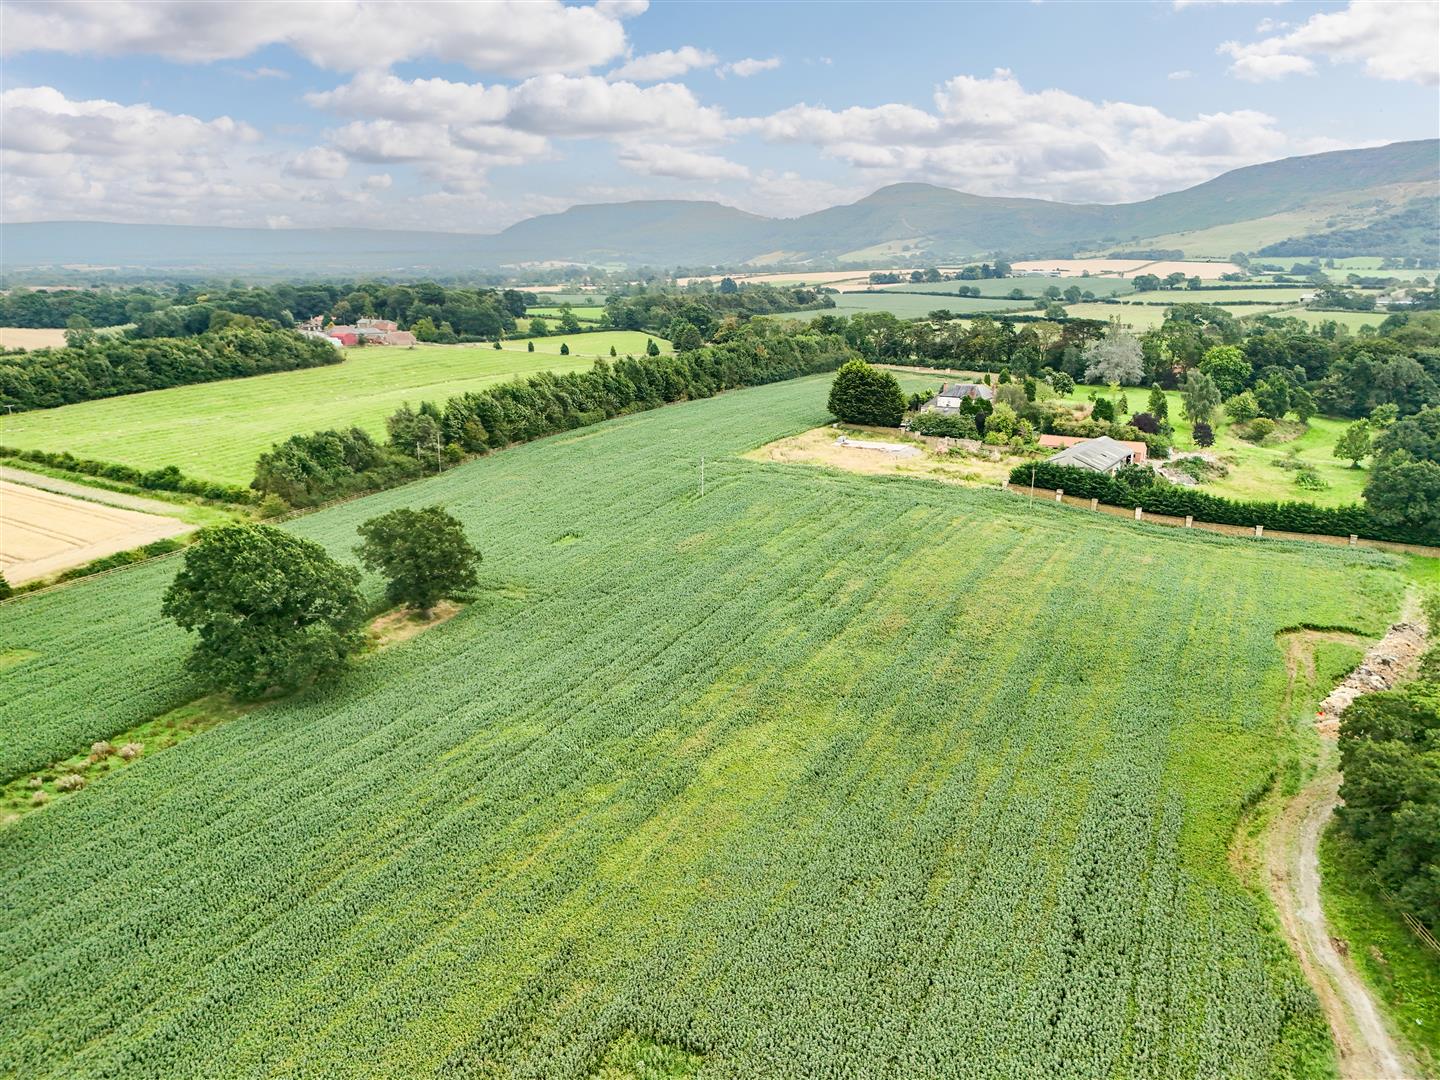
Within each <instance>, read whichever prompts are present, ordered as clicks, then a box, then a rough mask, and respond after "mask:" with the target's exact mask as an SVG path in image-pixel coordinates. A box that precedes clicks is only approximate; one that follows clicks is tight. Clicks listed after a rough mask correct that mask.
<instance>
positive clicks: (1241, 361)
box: [1200, 345, 1251, 398]
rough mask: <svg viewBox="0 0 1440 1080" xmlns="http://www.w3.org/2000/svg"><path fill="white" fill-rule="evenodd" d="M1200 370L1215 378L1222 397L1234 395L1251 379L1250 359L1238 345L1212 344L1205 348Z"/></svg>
mask: <svg viewBox="0 0 1440 1080" xmlns="http://www.w3.org/2000/svg"><path fill="white" fill-rule="evenodd" d="M1200 370H1201V371H1202V372H1203V373H1204V374H1206V375H1208V376H1210V378H1212V379H1214V380H1215V386H1216V388H1217V389H1218V390H1219V391H1220V396H1221V397H1227V398H1228V397H1233V396H1234V395H1236V394H1238V393H1240V391H1241V390H1244V389H1245V384H1246V383H1247V382H1249V381H1250V375H1251V367H1250V361H1249V360H1247V359H1245V354H1244V353H1243V352H1241V351H1240V348H1239V346H1238V345H1212V346H1211V347H1210V348H1208V349H1206V350H1205V356H1204V357H1203V358H1202V359H1201V361H1200Z"/></svg>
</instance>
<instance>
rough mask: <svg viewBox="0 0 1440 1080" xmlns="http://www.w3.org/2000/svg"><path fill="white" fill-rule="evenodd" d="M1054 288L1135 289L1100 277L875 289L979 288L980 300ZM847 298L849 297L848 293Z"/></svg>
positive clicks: (1098, 293) (1127, 292)
mask: <svg viewBox="0 0 1440 1080" xmlns="http://www.w3.org/2000/svg"><path fill="white" fill-rule="evenodd" d="M1052 285H1054V286H1055V287H1056V288H1058V289H1059V290H1060V291H1061V292H1064V291H1065V290H1066V289H1068V288H1070V286H1072V285H1074V286H1075V287H1076V288H1078V289H1079V290H1080V291H1081V292H1082V293H1083V292H1092V293H1094V294H1095V295H1096V296H1101V297H1105V296H1115V295H1117V294H1121V295H1126V296H1128V295H1131V294H1132V293H1133V291H1134V289H1135V286H1134V284H1133V283H1131V282H1130V281H1129V280H1127V279H1124V278H1102V277H1088V278H1087V277H1074V278H1047V277H1009V278H982V279H980V280H978V281H938V282H935V281H932V282H922V283H920V284H909V283H906V284H902V285H881V286H877V287H878V288H880V289H883V290H884V291H886V292H926V293H948V294H949V295H950V296H952V297H953V296H954V295H955V290H956V289H958V288H960V287H961V286H964V287H966V288H972V289H979V290H980V295H981V296H982V297H991V298H998V299H1002V300H1003V299H1005V298H1007V297H1008V296H1009V295H1010V292H1011V290H1013V289H1019V290H1020V291H1021V292H1023V293H1024V294H1025V295H1026V296H1031V297H1034V296H1040V295H1041V294H1043V293H1044V292H1045V290H1046V289H1048V288H1050V286H1052ZM847 295H848V294H847Z"/></svg>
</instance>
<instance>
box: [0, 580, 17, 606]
mask: <svg viewBox="0 0 1440 1080" xmlns="http://www.w3.org/2000/svg"><path fill="white" fill-rule="evenodd" d="M14 595H15V587H14V586H13V585H11V584H10V582H8V581H6V580H5V575H4V574H0V600H9V599H10V597H12V596H14Z"/></svg>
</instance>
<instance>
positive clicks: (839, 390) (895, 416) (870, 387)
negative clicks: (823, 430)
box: [829, 360, 905, 427]
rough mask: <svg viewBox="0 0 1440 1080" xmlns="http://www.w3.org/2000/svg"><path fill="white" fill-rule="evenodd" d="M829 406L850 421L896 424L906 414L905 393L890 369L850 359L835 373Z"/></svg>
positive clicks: (891, 425) (838, 415) (886, 425)
mask: <svg viewBox="0 0 1440 1080" xmlns="http://www.w3.org/2000/svg"><path fill="white" fill-rule="evenodd" d="M829 407H830V412H831V413H833V414H834V415H835V417H836V418H837V419H839V420H843V421H844V422H845V423H847V424H878V425H880V426H881V427H896V426H897V425H898V424H899V423H900V420H901V418H902V417H903V416H904V415H905V394H904V391H902V390H901V389H900V384H899V382H897V381H896V379H895V376H894V375H892V374H890V372H888V371H882V370H881V369H879V368H876V367H871V366H870V365H869V364H867V363H866V362H865V361H864V360H851V361H848V362H847V363H845V364H843V365H842V366H841V368H840V370H839V371H837V372H836V373H835V381H834V383H832V384H831V386H830V402H829Z"/></svg>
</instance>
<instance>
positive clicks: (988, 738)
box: [0, 378, 1401, 1080]
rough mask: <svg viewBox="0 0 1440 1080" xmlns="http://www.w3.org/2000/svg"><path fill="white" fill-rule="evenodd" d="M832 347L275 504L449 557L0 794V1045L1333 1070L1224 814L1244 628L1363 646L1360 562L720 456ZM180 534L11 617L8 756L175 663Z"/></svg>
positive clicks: (154, 698)
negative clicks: (413, 605)
mask: <svg viewBox="0 0 1440 1080" xmlns="http://www.w3.org/2000/svg"><path fill="white" fill-rule="evenodd" d="M828 383H829V380H828V379H825V378H819V379H809V380H803V381H797V382H792V383H784V384H779V385H775V386H770V387H765V388H761V389H756V390H747V391H740V392H735V393H731V394H727V395H724V396H722V397H720V398H717V399H713V400H710V401H704V402H697V403H693V404H684V405H677V406H673V407H669V408H665V409H661V410H657V411H654V412H650V413H645V414H640V415H635V416H631V417H626V418H622V419H619V420H616V421H613V422H611V423H608V424H605V425H601V426H599V427H596V428H591V429H583V430H580V431H575V432H571V433H567V434H565V435H563V436H557V437H554V438H550V439H546V440H542V441H540V442H537V443H533V444H530V445H527V446H523V447H519V448H516V449H513V450H508V451H505V452H502V453H499V454H495V455H492V456H490V457H487V458H484V459H481V460H479V461H476V462H473V463H470V464H468V465H464V466H461V467H459V468H456V469H454V470H452V471H450V472H448V473H446V474H444V475H443V476H440V477H436V478H434V479H431V480H427V481H422V482H419V483H417V484H413V485H408V486H406V487H403V488H397V489H394V490H391V491H388V492H384V493H381V494H379V495H376V496H372V497H370V498H366V499H363V500H357V501H354V502H351V503H347V504H344V505H341V506H337V507H333V508H331V509H329V510H326V511H323V512H320V513H317V514H314V515H310V516H307V517H303V518H300V519H297V520H296V521H294V522H292V523H291V524H290V525H289V526H287V527H288V528H291V529H293V530H294V531H296V532H297V533H300V534H302V535H305V536H308V537H311V538H314V539H316V540H319V541H320V542H322V543H324V544H325V545H326V546H327V547H328V548H329V549H330V550H331V551H332V552H334V553H335V554H336V555H337V556H339V557H342V558H346V559H353V555H352V554H351V548H352V547H353V545H354V544H355V542H356V528H357V526H358V525H359V524H360V523H361V522H362V521H364V520H366V519H368V518H369V517H371V516H373V515H375V514H377V513H380V512H382V511H384V510H387V509H390V508H393V507H396V506H401V505H413V506H419V505H428V504H433V503H443V504H444V505H445V506H446V507H447V508H448V509H449V510H450V511H451V512H452V513H454V514H456V515H457V516H458V517H459V518H461V519H462V521H463V522H464V523H465V525H466V527H467V529H468V531H469V533H470V534H471V536H472V537H473V538H474V540H475V541H476V542H477V544H478V545H479V546H480V547H481V548H482V549H483V551H484V554H485V563H484V565H483V568H482V569H483V574H482V585H481V588H480V590H479V591H478V594H477V598H476V599H475V601H474V602H473V603H472V604H471V605H470V606H469V607H467V608H466V609H465V610H464V611H462V612H461V614H460V615H459V616H458V617H456V618H455V619H453V620H452V621H450V622H448V623H446V624H444V625H442V626H439V627H437V628H435V629H432V630H430V631H428V632H426V633H425V634H423V635H421V636H420V637H418V638H416V639H415V640H413V641H410V642H408V643H405V644H402V645H397V646H395V647H393V648H391V649H388V650H386V651H384V652H382V653H379V654H377V655H374V656H372V657H369V658H366V659H364V660H363V661H361V662H359V663H358V665H357V666H356V668H355V669H354V670H352V671H351V672H349V673H348V674H346V675H345V676H343V678H342V679H341V681H340V682H339V683H338V684H337V685H336V686H335V687H334V688H332V689H330V690H328V691H325V692H318V691H317V692H312V693H310V694H307V695H302V696H300V697H298V698H295V699H293V700H289V701H283V702H276V703H272V704H270V705H268V706H266V707H263V708H260V709H258V710H256V711H254V712H251V713H249V714H247V715H243V716H241V717H238V718H236V719H234V720H231V721H229V722H227V723H225V724H222V725H221V726H219V727H216V728H213V729H211V730H209V731H207V732H204V733H203V734H199V735H196V736H194V737H192V738H190V739H188V740H186V741H184V742H182V743H180V744H179V745H178V746H176V747H174V748H173V749H169V750H165V751H163V752H161V753H158V754H155V755H153V756H146V757H142V758H141V759H140V760H139V761H138V762H137V763H136V764H134V765H131V766H127V767H125V768H124V769H123V770H120V771H119V772H117V773H115V774H113V775H111V776H108V777H106V778H103V779H101V780H100V781H98V782H96V783H94V784H92V785H91V786H90V787H89V788H87V789H86V790H84V791H81V792H79V793H76V794H73V795H67V796H63V797H59V798H57V799H56V801H55V803H54V804H52V805H51V806H49V807H47V808H45V809H44V810H42V811H40V812H38V813H32V814H28V815H26V816H24V817H23V818H21V819H20V820H19V821H18V822H16V823H14V824H11V825H9V826H8V827H4V828H3V829H0V890H3V894H4V896H5V897H6V902H5V904H4V905H3V908H0V969H3V970H4V971H5V973H6V978H5V989H4V992H3V1005H0V1016H3V1019H4V1022H3V1023H0V1075H6V1076H12V1075H13V1076H24V1077H27V1078H42V1077H64V1078H66V1080H83V1078H87V1077H100V1076H126V1077H141V1076H154V1077H166V1078H174V1080H181V1078H186V1077H199V1076H227V1077H228V1076H259V1075H262V1074H263V1075H283V1076H291V1077H332V1076H347V1077H359V1076H374V1077H397V1076H421V1075H425V1076H431V1075H434V1076H441V1077H445V1078H449V1080H458V1078H465V1077H501V1076H510V1077H520V1076H531V1077H559V1078H566V1077H574V1078H583V1077H589V1076H597V1075H605V1076H618V1075H632V1073H631V1072H629V1071H622V1070H631V1069H633V1070H634V1072H633V1075H648V1076H659V1075H662V1073H661V1071H660V1070H661V1069H662V1068H663V1069H665V1070H667V1071H666V1073H665V1074H666V1075H690V1074H691V1073H694V1072H696V1071H697V1070H698V1071H699V1072H701V1073H703V1074H704V1075H714V1076H730V1077H742V1076H767V1077H816V1076H856V1077H861V1076H906V1077H910V1076H915V1077H919V1076H926V1077H929V1076H957V1077H967V1078H982V1080H983V1078H989V1077H996V1078H1001V1077H1003V1078H1007V1080H1008V1078H1013V1077H1032V1076H1033V1077H1040V1076H1064V1077H1069V1078H1088V1077H1116V1076H1134V1077H1139V1076H1154V1077H1161V1076H1167V1077H1168V1076H1175V1077H1206V1078H1215V1077H1236V1078H1239V1077H1243V1078H1247V1080H1248V1078H1253V1077H1265V1076H1275V1077H1280V1076H1288V1077H1299V1076H1319V1075H1325V1074H1326V1073H1327V1072H1329V1071H1331V1070H1332V1069H1333V1062H1331V1061H1330V1055H1331V1050H1330V1043H1329V1038H1328V1033H1327V1030H1326V1027H1325V1024H1324V1022H1323V1019H1322V1017H1321V1014H1320V1012H1319V1010H1318V1007H1317V1005H1316V1004H1315V1001H1314V999H1313V998H1312V996H1311V995H1310V992H1309V991H1308V990H1307V989H1306V987H1305V983H1304V982H1303V980H1302V978H1301V976H1300V973H1299V971H1298V970H1297V968H1296V966H1295V964H1294V962H1293V961H1292V960H1291V959H1290V957H1289V954H1288V952H1287V951H1286V949H1285V946H1284V944H1283V942H1282V941H1281V940H1280V939H1279V938H1278V936H1277V935H1276V933H1275V931H1274V929H1273V915H1272V914H1270V913H1269V912H1268V909H1267V906H1266V903H1265V901H1264V900H1263V899H1262V898H1261V897H1259V896H1257V895H1256V893H1254V892H1252V891H1251V890H1250V889H1249V888H1248V887H1246V886H1242V885H1241V884H1240V883H1239V882H1238V881H1237V880H1236V879H1235V878H1234V876H1233V875H1232V871H1231V869H1230V866H1229V863H1228V860H1227V850H1228V848H1229V845H1230V842H1231V839H1232V836H1233V835H1234V831H1235V827H1236V823H1237V820H1238V818H1239V815H1240V812H1241V808H1242V807H1243V806H1245V805H1248V803H1249V802H1250V801H1251V800H1252V799H1254V798H1255V797H1256V796H1257V795H1258V794H1259V793H1260V792H1261V791H1262V789H1263V788H1264V787H1265V786H1266V785H1267V784H1268V783H1269V780H1270V778H1271V777H1272V775H1274V774H1275V773H1276V772H1277V770H1278V771H1281V772H1283V771H1284V768H1285V767H1286V764H1287V762H1288V759H1289V757H1290V756H1291V755H1292V754H1293V753H1294V752H1295V744H1294V736H1293V735H1292V734H1291V732H1293V731H1294V730H1295V729H1294V727H1293V724H1294V721H1295V719H1296V718H1294V717H1287V716H1282V715H1281V701H1282V699H1283V698H1284V684H1285V672H1284V665H1283V662H1282V655H1281V651H1280V649H1279V647H1278V645H1277V643H1276V634H1277V632H1278V631H1280V630H1282V629H1284V628H1286V627H1293V626H1299V625H1321V626H1348V627H1352V628H1355V629H1357V630H1360V631H1362V632H1365V633H1368V634H1376V633H1378V632H1379V631H1380V630H1381V629H1382V628H1383V626H1384V625H1385V623H1386V622H1387V621H1388V619H1389V618H1390V617H1391V616H1392V615H1393V614H1394V612H1395V611H1396V610H1397V609H1398V605H1399V599H1400V591H1401V576H1400V574H1399V573H1398V572H1397V570H1396V566H1397V560H1395V559H1393V558H1391V557H1389V556H1385V555H1380V554H1378V553H1375V552H1364V551H1357V552H1351V551H1348V550H1346V549H1343V548H1342V549H1331V548H1319V547H1310V546H1305V545H1286V544H1280V543H1271V542H1259V543H1257V542H1254V541H1236V540H1229V539H1225V538H1221V537H1215V536H1211V535H1193V534H1186V533H1184V532H1181V531H1177V530H1164V529H1158V528H1152V527H1148V526H1136V525H1134V524H1133V523H1132V522H1127V521H1124V520H1119V519H1110V518H1105V517H1101V516H1099V515H1085V514H1081V513H1080V512H1077V511H1071V510H1067V509H1065V508H1060V507H1055V506H1053V505H1050V504H1038V505H1031V504H1029V503H1027V502H1026V501H1025V500H1022V499H1019V498H1017V497H1016V496H1014V495H1011V494H1008V493H1004V492H999V491H985V490H979V489H968V488H961V487H954V486H945V485H940V484H934V483H930V482H928V481H923V480H905V479H879V478H871V477H864V476H857V475H853V474H842V473H832V472H828V471H824V470H819V469H816V468H813V467H810V466H805V465H785V464H762V463H759V462H754V461H750V460H745V459H742V458H740V456H739V455H740V454H741V453H742V452H744V451H747V450H749V449H751V448H753V447H756V446H758V445H761V444H763V443H766V442H768V441H770V440H773V439H776V438H779V437H782V436H786V435H790V434H794V433H798V432H800V431H803V430H806V429H808V428H810V427H813V426H815V425H816V424H819V423H822V422H824V421H825V420H826V419H827V417H826V413H825V407H824V402H825V397H826V392H827V389H828ZM702 454H703V455H704V456H705V462H706V487H705V494H704V495H703V497H702V496H701V495H700V494H699V492H698V485H697V480H698V469H697V465H698V461H699V458H700V456H701V455H702ZM1082 523H1083V525H1082ZM177 565H178V564H177V562H176V560H173V559H172V560H167V561H162V562H159V563H151V564H146V565H142V566H138V567H135V568H133V569H130V570H126V571H122V572H119V573H116V574H113V575H111V576H108V577H105V578H101V579H95V580H92V581H88V582H81V583H78V584H77V585H75V586H73V587H69V588H66V589H62V590H59V591H56V592H52V593H49V594H42V595H36V596H33V597H25V598H22V599H20V600H19V601H15V602H11V603H8V604H5V605H3V606H0V655H8V656H12V657H19V659H18V661H17V662H15V663H14V664H13V665H12V666H10V667H9V668H8V669H7V670H6V673H5V678H6V691H5V693H4V694H3V695H0V762H3V768H0V779H9V778H11V777H12V776H14V775H17V774H23V771H24V770H25V769H27V768H30V767H33V766H35V765H37V764H38V763H40V762H43V761H46V760H49V759H50V758H52V757H54V756H56V755H59V754H61V753H62V752H63V753H73V752H74V751H75V749H76V748H77V747H78V748H79V749H82V750H83V748H84V747H85V746H87V745H88V742H89V741H90V740H91V739H93V738H98V737H101V736H102V735H109V734H117V733H119V732H121V731H122V730H123V729H125V728H127V727H131V726H134V725H137V724H139V723H141V722H142V721H144V720H145V719H147V718H148V717H151V716H154V715H156V714H157V713H159V712H163V711H164V710H167V709H170V708H173V707H174V706H176V705H178V704H180V703H181V702H183V701H185V700H187V697H188V696H189V695H191V694H193V692H194V691H193V688H191V687H189V686H188V683H187V679H186V677H185V676H184V675H183V673H182V672H181V669H180V661H181V658H182V655H183V652H184V649H185V645H186V643H185V640H184V637H183V635H182V634H180V633H179V632H178V631H177V630H175V629H174V628H173V627H171V626H169V625H167V624H165V623H164V622H162V621H160V620H159V618H158V616H157V613H156V612H157V607H158V604H159V597H160V594H161V592H162V590H163V589H164V587H165V585H166V582H167V579H168V578H169V576H170V575H171V574H172V573H173V572H174V569H175V567H176V566H177ZM367 588H368V589H369V591H370V592H371V594H372V595H377V594H378V583H377V582H375V581H373V580H367ZM32 654H33V655H32ZM642 1059H643V1061H644V1062H646V1063H647V1064H646V1066H645V1068H647V1069H649V1070H651V1071H643V1072H642V1071H640V1066H639V1065H638V1064H637V1062H639V1061H640V1060H642Z"/></svg>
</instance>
